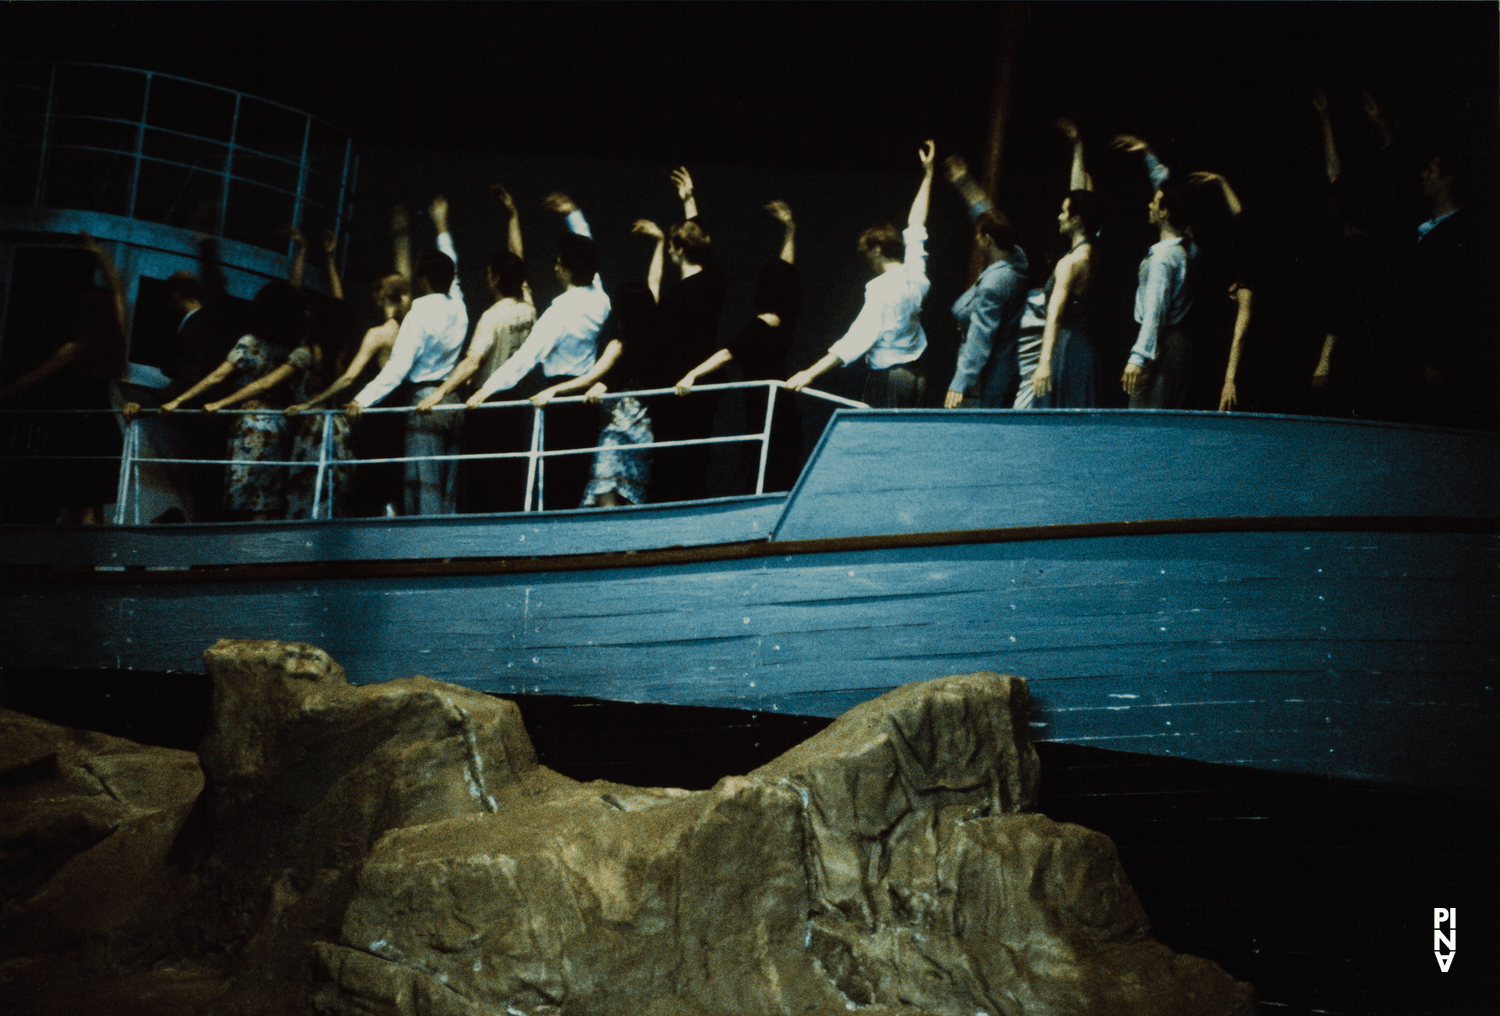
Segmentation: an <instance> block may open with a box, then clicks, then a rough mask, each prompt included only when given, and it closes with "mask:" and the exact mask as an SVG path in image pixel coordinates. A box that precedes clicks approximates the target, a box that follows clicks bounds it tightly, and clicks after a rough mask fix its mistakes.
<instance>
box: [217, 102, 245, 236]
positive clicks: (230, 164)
mask: <svg viewBox="0 0 1500 1016" xmlns="http://www.w3.org/2000/svg"><path fill="white" fill-rule="evenodd" d="M242 98H243V96H241V95H240V93H239V92H235V93H234V123H232V124H230V125H229V147H228V148H227V149H225V151H224V187H223V190H222V192H221V193H220V195H219V228H218V230H217V231H216V232H217V235H219V236H223V235H224V219H225V217H226V216H227V215H228V214H229V212H228V209H229V178H230V177H231V176H232V175H233V173H234V146H235V142H236V141H237V140H238V139H239V136H240V99H242Z"/></svg>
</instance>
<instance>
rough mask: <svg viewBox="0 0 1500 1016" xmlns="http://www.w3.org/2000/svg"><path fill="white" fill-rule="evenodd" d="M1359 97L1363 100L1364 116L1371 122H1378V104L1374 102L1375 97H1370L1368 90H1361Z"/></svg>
mask: <svg viewBox="0 0 1500 1016" xmlns="http://www.w3.org/2000/svg"><path fill="white" fill-rule="evenodd" d="M1359 97H1360V99H1361V100H1363V106H1364V111H1365V116H1367V117H1369V118H1370V119H1371V120H1379V119H1380V103H1378V102H1376V101H1375V96H1373V95H1371V94H1370V92H1369V90H1368V89H1364V88H1361V89H1360V90H1359Z"/></svg>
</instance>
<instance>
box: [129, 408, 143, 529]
mask: <svg viewBox="0 0 1500 1016" xmlns="http://www.w3.org/2000/svg"><path fill="white" fill-rule="evenodd" d="M130 445H131V450H130V471H131V477H130V500H131V502H132V506H133V507H134V508H135V524H136V525H140V524H141V464H140V457H141V432H140V429H139V428H137V429H136V432H135V440H134V441H132V442H131V443H130Z"/></svg>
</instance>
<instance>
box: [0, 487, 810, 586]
mask: <svg viewBox="0 0 1500 1016" xmlns="http://www.w3.org/2000/svg"><path fill="white" fill-rule="evenodd" d="M785 498H786V495H785V494H765V495H761V496H757V497H741V498H720V499H716V500H713V501H704V502H700V503H697V504H690V505H678V506H662V507H656V506H651V505H643V506H640V507H629V508H609V509H606V508H585V509H576V510H573V511H559V512H546V513H544V514H538V513H534V512H533V513H521V512H515V513H509V514H501V515H483V516H480V515H455V516H444V517H440V518H397V519H337V520H334V521H331V522H330V521H303V522H257V523H216V524H211V525H192V526H150V525H147V526H108V527H103V526H99V527H96V526H78V527H61V526H7V527H4V528H0V563H3V564H7V565H12V566H23V567H24V566H33V567H34V566H39V565H46V566H52V567H88V566H99V565H105V566H115V567H151V568H189V567H192V566H193V565H235V564H269V563H278V562H314V561H404V560H413V559H438V560H442V559H444V558H448V559H456V558H474V557H549V556H554V555H564V554H596V553H605V552H610V551H626V550H650V549H655V548H658V547H671V546H685V547H692V546H705V545H711V544H719V543H738V542H741V541H745V540H763V539H765V538H766V537H767V536H768V535H769V534H770V531H771V529H772V527H773V526H774V525H775V523H776V519H777V517H778V516H779V515H780V513H781V506H782V504H783V503H784V501H785Z"/></svg>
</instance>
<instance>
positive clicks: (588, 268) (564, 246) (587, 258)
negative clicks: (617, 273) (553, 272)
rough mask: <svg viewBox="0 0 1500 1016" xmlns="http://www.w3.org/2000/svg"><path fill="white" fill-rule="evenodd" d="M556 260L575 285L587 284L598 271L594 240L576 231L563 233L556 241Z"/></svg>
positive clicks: (597, 254)
mask: <svg viewBox="0 0 1500 1016" xmlns="http://www.w3.org/2000/svg"><path fill="white" fill-rule="evenodd" d="M557 260H558V262H559V263H560V264H561V265H562V266H563V268H564V269H566V270H567V273H568V276H569V277H570V278H572V280H573V285H575V286H587V285H588V284H589V283H591V282H593V281H594V275H595V274H596V273H597V272H598V271H599V251H598V248H596V247H595V246H594V241H593V240H590V239H589V238H588V237H586V236H579V235H578V234H577V233H565V234H563V237H562V239H560V240H558V241H557Z"/></svg>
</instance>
